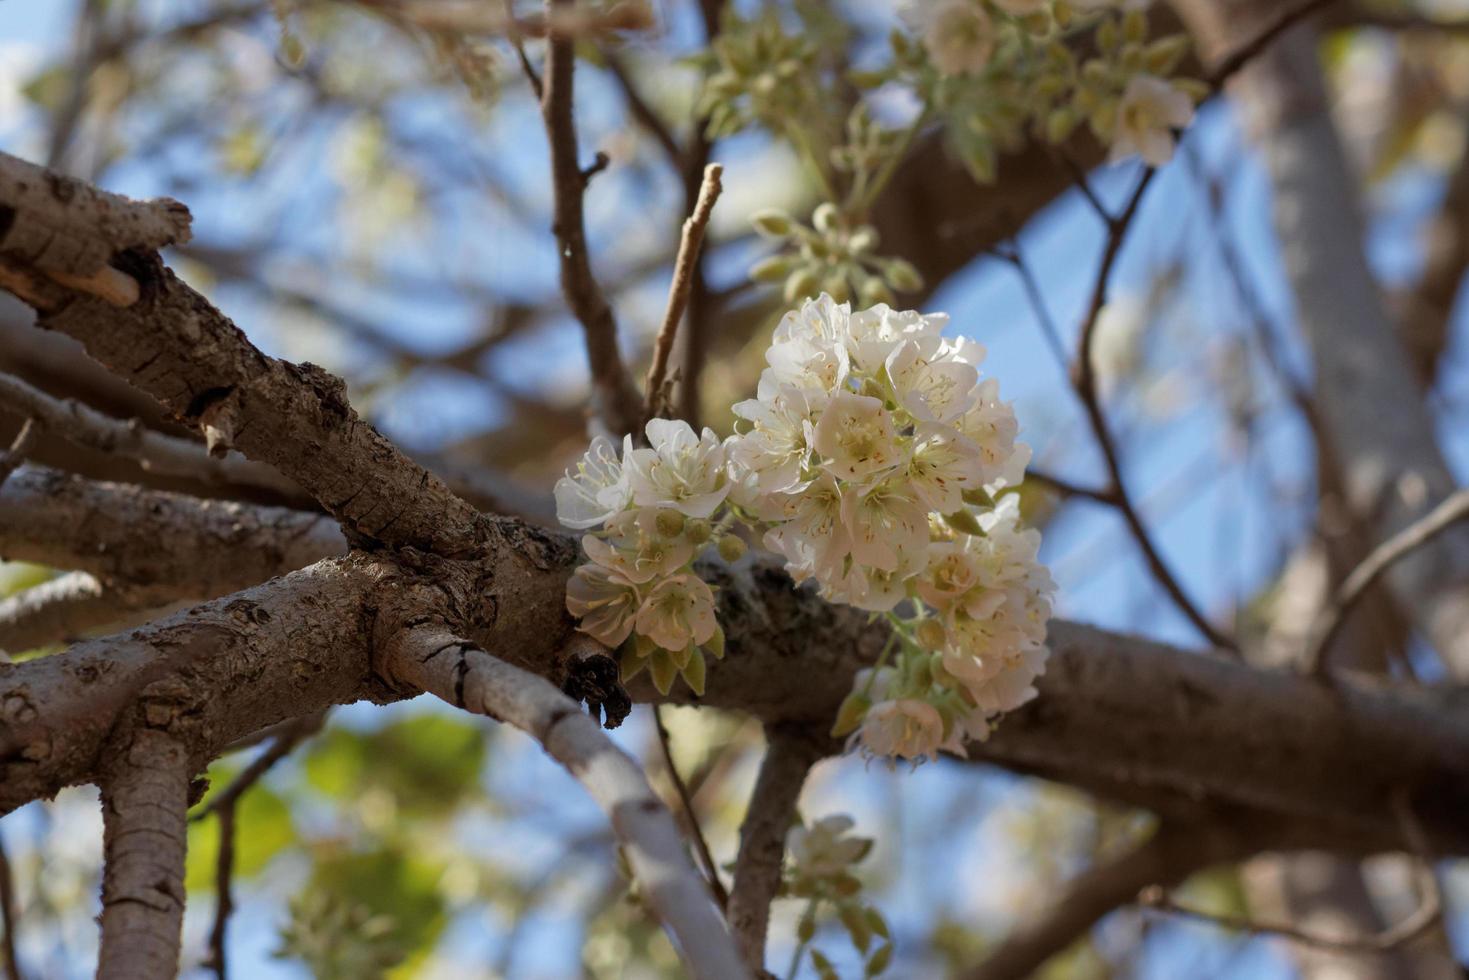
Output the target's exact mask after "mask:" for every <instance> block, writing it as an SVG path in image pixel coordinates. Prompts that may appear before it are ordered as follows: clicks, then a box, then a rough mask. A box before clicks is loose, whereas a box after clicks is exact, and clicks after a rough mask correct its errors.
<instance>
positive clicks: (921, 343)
mask: <svg viewBox="0 0 1469 980" xmlns="http://www.w3.org/2000/svg"><path fill="white" fill-rule="evenodd" d="M948 322H949V316H948V314H947V313H930V314H922V313H918V312H917V311H915V310H893V309H890V308H889V307H888V306H887V305H886V304H883V303H879V304H878V305H876V306H873V307H871V308H869V309H866V310H863V311H861V312H860V313H853V314H852V316H851V318H850V319H849V320H848V321H847V338H846V343H847V353H848V354H849V355H850V356H851V359H852V363H853V364H855V365H856V366H857V367H858V368H859V369H860V370H863V371H867V372H869V373H876V372H877V371H878V369H880V368H881V367H882V366H883V364H884V363H885V362H886V361H887V359H888V355H889V354H891V353H892V352H893V349H894V348H895V347H897V346H898V345H899V344H901V343H902V342H903V341H905V340H911V341H913V342H914V347H915V350H917V351H918V353H919V354H920V356H922V357H925V358H927V357H932V356H933V355H934V354H935V353H936V352H937V351H938V349H939V347H940V345H941V344H942V340H941V338H940V337H939V334H940V333H942V332H943V329H944V325H945V324H947V323H948Z"/></svg>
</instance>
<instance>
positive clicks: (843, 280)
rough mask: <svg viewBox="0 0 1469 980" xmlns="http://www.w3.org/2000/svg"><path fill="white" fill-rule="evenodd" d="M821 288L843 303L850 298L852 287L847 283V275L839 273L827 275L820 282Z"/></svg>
mask: <svg viewBox="0 0 1469 980" xmlns="http://www.w3.org/2000/svg"><path fill="white" fill-rule="evenodd" d="M821 290H822V292H824V293H827V294H829V295H830V296H831V298H832V299H834V300H836V301H837V302H838V303H845V302H846V301H847V300H849V299H851V298H852V289H851V287H850V286H848V285H847V277H846V276H845V275H841V274H833V275H830V276H827V277H826V278H825V279H824V280H822V283H821Z"/></svg>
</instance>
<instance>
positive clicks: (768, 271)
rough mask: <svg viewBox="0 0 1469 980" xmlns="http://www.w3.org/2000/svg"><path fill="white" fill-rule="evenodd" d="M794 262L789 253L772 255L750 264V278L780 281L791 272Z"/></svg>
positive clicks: (758, 280)
mask: <svg viewBox="0 0 1469 980" xmlns="http://www.w3.org/2000/svg"><path fill="white" fill-rule="evenodd" d="M793 264H794V263H793V262H792V261H791V257H790V256H789V255H771V256H768V257H766V258H763V259H761V260H760V261H759V262H756V263H755V264H754V265H752V266H750V279H751V280H753V281H755V282H780V281H781V280H782V279H784V278H785V277H786V276H788V275H790V274H791V267H792V265H793Z"/></svg>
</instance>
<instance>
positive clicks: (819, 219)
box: [811, 201, 842, 234]
mask: <svg viewBox="0 0 1469 980" xmlns="http://www.w3.org/2000/svg"><path fill="white" fill-rule="evenodd" d="M841 216H842V213H841V212H840V211H839V210H837V206H836V205H835V204H833V203H831V202H830V201H826V202H823V203H822V204H819V205H817V208H816V210H815V211H814V212H812V214H811V226H812V227H813V228H815V229H816V230H817V231H819V232H823V233H826V234H830V233H831V232H833V231H835V230H836V227H837V222H838V220H839V219H840V218H841Z"/></svg>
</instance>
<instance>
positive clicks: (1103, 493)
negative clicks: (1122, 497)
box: [1025, 466, 1117, 506]
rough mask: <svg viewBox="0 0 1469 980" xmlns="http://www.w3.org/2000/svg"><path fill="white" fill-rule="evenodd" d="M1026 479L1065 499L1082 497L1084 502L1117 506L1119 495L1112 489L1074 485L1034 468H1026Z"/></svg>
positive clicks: (1062, 478) (1064, 479)
mask: <svg viewBox="0 0 1469 980" xmlns="http://www.w3.org/2000/svg"><path fill="white" fill-rule="evenodd" d="M1025 478H1026V479H1027V480H1034V481H1035V482H1036V483H1039V484H1040V485H1041V486H1043V487H1046V488H1047V489H1049V490H1054V491H1056V492H1057V493H1059V494H1060V495H1061V496H1063V497H1081V498H1082V499H1084V500H1093V501H1096V502H1097V503H1099V504H1107V505H1109V506H1116V505H1117V494H1116V492H1115V491H1113V490H1111V489H1106V490H1098V489H1096V488H1095V487H1084V486H1082V485H1081V484H1079V483H1073V482H1072V481H1070V480H1068V479H1066V478H1064V477H1060V476H1056V475H1055V474H1054V473H1049V472H1047V471H1045V470H1038V469H1036V468H1035V467H1033V466H1030V467H1027V468H1026V470H1025Z"/></svg>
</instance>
